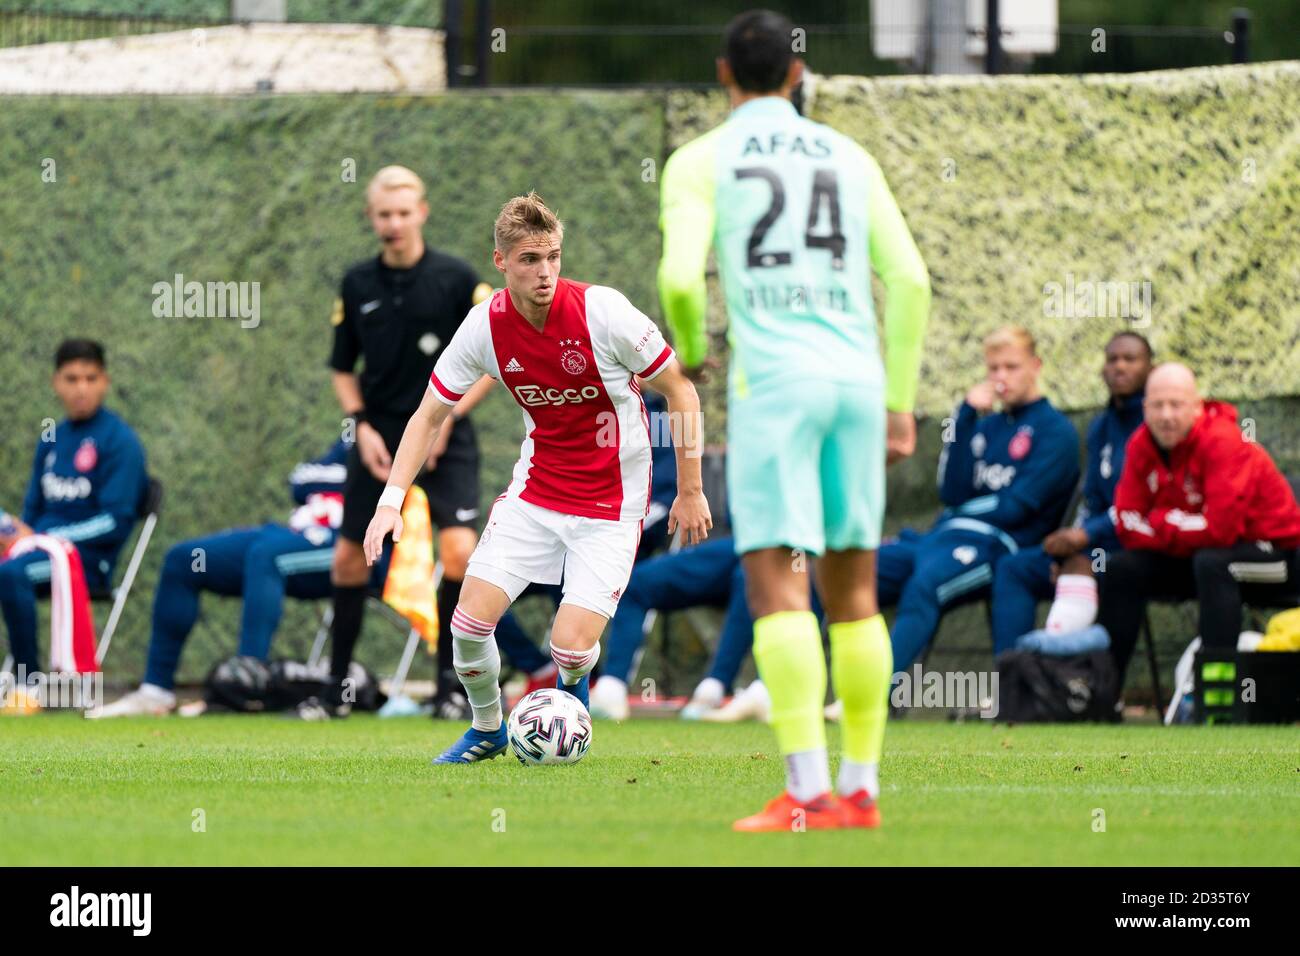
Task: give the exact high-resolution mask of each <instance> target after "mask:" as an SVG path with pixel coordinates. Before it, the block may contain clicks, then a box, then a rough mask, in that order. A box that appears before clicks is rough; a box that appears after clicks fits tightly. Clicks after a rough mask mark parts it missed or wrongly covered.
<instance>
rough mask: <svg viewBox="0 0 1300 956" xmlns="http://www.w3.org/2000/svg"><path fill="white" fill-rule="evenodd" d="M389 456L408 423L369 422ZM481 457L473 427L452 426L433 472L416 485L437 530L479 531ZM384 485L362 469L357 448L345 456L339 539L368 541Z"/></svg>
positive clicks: (467, 423) (466, 423) (422, 474)
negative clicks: (469, 529) (345, 466)
mask: <svg viewBox="0 0 1300 956" xmlns="http://www.w3.org/2000/svg"><path fill="white" fill-rule="evenodd" d="M372 424H374V427H375V429H376V430H377V431H378V432H379V433H380V435H382V436H383V438H384V444H386V445H387V446H388V451H389V453H390V454H392V455H394V456H395V455H396V454H397V445H398V443H399V442H400V441H401V439H402V430H403V429H404V428H405V427H406V423H405V422H402V423H401V424H400V425H393V424H391V423H378V422H373V423H372ZM478 470H479V454H478V439H477V438H475V436H474V424H473V422H471V421H470V420H469V419H468V418H466V419H464V420H462V421H459V422H457V423H456V426H455V428H454V429H453V430H452V433H451V440H450V441H448V442H447V450H446V451H445V452H443V455H442V457H441V458H439V459H438V467H437V468H435V469H434V470H433V471H421V472H420V474H419V475H417V476H416V479H415V484H417V485H419V486H420V487H421V488H423V489H424V493H425V495H427V496H428V498H429V517H430V518H432V519H433V523H434V525H435V526H436V527H438V528H474V527H477V525H478V510H479V484H478ZM383 491H384V483H383V482H382V481H380V480H379V479H378V478H376V477H375V476H374V475H372V474H371V473H370V471H369V469H367V468H366V466H365V465H364V464H362V463H361V455H360V453H359V452H358V451H357V446H356V445H353V446H352V450H351V451H350V452H349V453H348V473H347V478H346V479H345V480H344V482H343V525H342V527H340V528H339V534H341V535H342V536H343V537H345V538H347V539H348V540H349V541H355V542H357V543H358V544H359V543H361V542H362V541H364V540H365V538H366V528H367V527H368V526H369V525H370V519H371V518H373V517H374V514H375V507H376V506H377V505H378V504H379V496H380V495H381V494H383Z"/></svg>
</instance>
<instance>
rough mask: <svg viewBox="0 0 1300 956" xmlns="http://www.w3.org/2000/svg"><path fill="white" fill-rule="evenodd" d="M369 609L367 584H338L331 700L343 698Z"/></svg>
mask: <svg viewBox="0 0 1300 956" xmlns="http://www.w3.org/2000/svg"><path fill="white" fill-rule="evenodd" d="M365 611H366V585H364V584H358V585H348V586H343V585H338V584H336V585H334V623H333V625H332V626H331V628H330V677H331V678H333V680H331V682H330V688H329V696H330V703H332V704H339V703H342V700H343V681H344V679H345V678H346V677H347V676H348V667H349V666H350V665H351V664H352V652H353V651H354V650H355V649H356V646H357V638H358V637H360V636H361V619H362V617H363V616H364V614H365Z"/></svg>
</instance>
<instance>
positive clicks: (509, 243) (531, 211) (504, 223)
mask: <svg viewBox="0 0 1300 956" xmlns="http://www.w3.org/2000/svg"><path fill="white" fill-rule="evenodd" d="M551 233H557V234H558V236H559V239H560V240H561V241H563V240H564V223H562V222H560V220H559V217H557V216H556V215H555V213H553V212H551V210H550V208H549V207H548V206H547V205H546V203H544V202H543V201H542V197H541V196H539V195H537V193H535V192H532V191H530V192H529V193H528V195H527V196H516V197H515V198H514V199H511V200H510V201H509V202H507V203H506V204H505V205H504V206H502V207H501V212H500V214H499V215H498V216H497V221H496V224H495V225H494V226H493V227H492V238H493V240H494V241H495V242H496V247H497V249H498V251H500V252H501V254H502V255H505V254H506V253H508V252H509V251H510V250H511V249H512V248H514V245H515V243H517V242H519V241H520V240H522V239H527V238H528V237H529V236H536V235H550V234H551Z"/></svg>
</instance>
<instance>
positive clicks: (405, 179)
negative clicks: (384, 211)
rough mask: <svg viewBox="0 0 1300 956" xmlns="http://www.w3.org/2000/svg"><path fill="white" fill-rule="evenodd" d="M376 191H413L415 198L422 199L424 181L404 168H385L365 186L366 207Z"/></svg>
mask: <svg viewBox="0 0 1300 956" xmlns="http://www.w3.org/2000/svg"><path fill="white" fill-rule="evenodd" d="M376 189H383V190H393V189H414V190H415V198H416V199H420V200H422V199H424V180H423V179H421V178H420V177H419V176H417V175H416V174H415V173H414V172H413V171H412V170H409V169H407V168H406V167H405V166H385V167H384V168H383V169H381V170H380V171H379V172H377V173H375V175H374V176H372V177H371V179H370V183H369V185H367V186H366V203H367V205H368V204H369V203H370V196H371V194H372V193H374V191H375V190H376Z"/></svg>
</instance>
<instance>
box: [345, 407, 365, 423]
mask: <svg viewBox="0 0 1300 956" xmlns="http://www.w3.org/2000/svg"><path fill="white" fill-rule="evenodd" d="M348 418H350V419H352V421H353V423H354V424H356V425H360V424H361V423H362V422H364V421H365V420H366V410H365V409H364V408H358V409H357V410H356V411H355V412H353V413H352V414H350V415H349V416H348Z"/></svg>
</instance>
